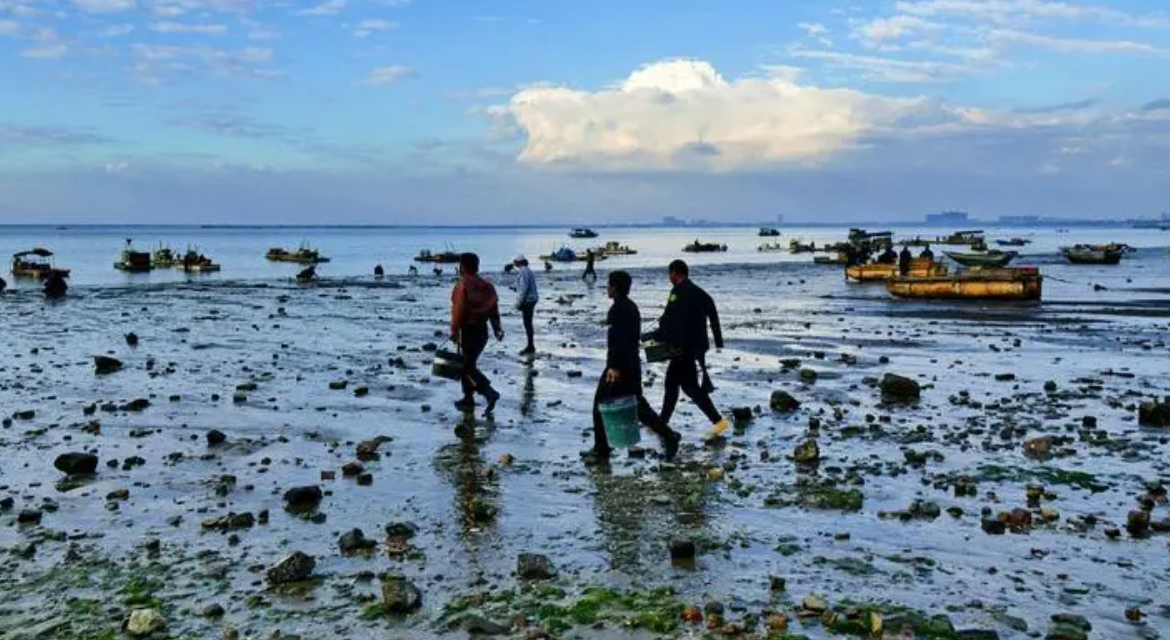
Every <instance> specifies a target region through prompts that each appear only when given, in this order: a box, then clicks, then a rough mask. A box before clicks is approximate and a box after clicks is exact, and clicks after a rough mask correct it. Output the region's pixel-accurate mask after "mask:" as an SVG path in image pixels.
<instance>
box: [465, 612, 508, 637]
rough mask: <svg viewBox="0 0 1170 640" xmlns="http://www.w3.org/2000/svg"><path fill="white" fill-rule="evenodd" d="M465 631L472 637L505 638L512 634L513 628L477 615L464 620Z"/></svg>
mask: <svg viewBox="0 0 1170 640" xmlns="http://www.w3.org/2000/svg"><path fill="white" fill-rule="evenodd" d="M463 630H464V631H466V632H467V633H469V634H471V635H472V636H475V635H483V636H504V635H508V634H509V633H512V627H509V626H506V625H502V624H499V623H496V622H492V621H491V620H488V619H487V618H485V617H483V616H477V615H469V616H467V617H466V618H464V619H463Z"/></svg>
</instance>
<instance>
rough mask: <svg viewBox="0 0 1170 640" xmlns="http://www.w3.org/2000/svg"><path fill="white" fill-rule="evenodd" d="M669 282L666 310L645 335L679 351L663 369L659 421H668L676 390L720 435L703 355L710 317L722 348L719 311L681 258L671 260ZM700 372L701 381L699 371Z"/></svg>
mask: <svg viewBox="0 0 1170 640" xmlns="http://www.w3.org/2000/svg"><path fill="white" fill-rule="evenodd" d="M669 271H670V282H671V284H673V285H674V287H673V288H672V289H671V291H670V297H669V298H668V299H667V301H666V313H664V314H663V315H662V318H661V319H660V320H659V321H658V329H656V330H654V331H652V332H650V333H649V334H647V335H646V336H645V337H647V338H650V339H653V340H655V341H656V342H664V343H666V344H668V345H670V346H672V347H674V348H675V349H677V350H678V355H677V356H675V357H674V358H672V359H671V360H670V364H669V365H667V368H666V385H665V386H666V390H665V392H664V394H663V397H662V421H663V422H664V423H666V424H670V418H671V416H672V415H674V407H675V405H676V404H678V398H679V391H680V390H681V391H682V392H683V393H685V394H687V397H689V398H690V399H691V400H692V401H693V402H694V403H695V404H696V405H697V406H698V407H699V410H701V411H702V412H703V415H705V416H707V419H708V420H710V421H711V426H712V433H714V434H715V435H719V434H722V433H723V432H724V431H726V430H727V429H728V428H729V427H730V426H731V423H730V422H728V421H727V420H726V419H725V418H724V417H723V415H722V414H720V413H719V410H718V409H716V408H715V403H714V402H712V401H711V396H710V395H709V394H710V393H711V391H713V390H714V387H713V386H712V385H711V381H710V378H709V377H708V375H707V365H706V354H707V351H708V350H710V348H711V343H710V342H709V341H708V340H707V322H708V320H710V324H711V334H712V335H713V336H714V338H715V348H716V349H722V348H723V331H722V329H721V328H720V326H719V312H718V310H717V309H716V308H715V301H714V300H712V299H711V296H710V295H708V294H707V292H706V291H704V290H703V289H702V288H700V287H699V286H698V285H696V284H695V283H694V282H691V279H690V268H689V267H688V266H687V263H685V262H683V261H682V260H675V261H674V262H672V263H670V268H669ZM699 368H701V369H702V371H703V375H702V383H701V384H700V382H699V371H698V369H699Z"/></svg>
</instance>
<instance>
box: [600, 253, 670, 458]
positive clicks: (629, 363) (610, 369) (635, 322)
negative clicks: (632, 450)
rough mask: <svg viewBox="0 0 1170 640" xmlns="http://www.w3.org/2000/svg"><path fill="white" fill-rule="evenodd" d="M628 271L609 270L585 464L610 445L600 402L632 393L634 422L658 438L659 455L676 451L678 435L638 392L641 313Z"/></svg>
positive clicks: (605, 454) (602, 454)
mask: <svg viewBox="0 0 1170 640" xmlns="http://www.w3.org/2000/svg"><path fill="white" fill-rule="evenodd" d="M632 282H633V281H632V279H631V278H630V274H628V273H626V272H625V271H611V272H610V274H609V281H608V285H607V287H606V293H607V294H608V295H609V297H610V299H611V300H613V304H612V305H611V306H610V307H609V313H608V315H607V316H606V320H605V324H606V326H607V327H608V329H607V330H606V355H605V373H603V374H602V376H601V380H599V381H598V383H597V392H596V393H595V394H594V396H593V449H591V450H589V451H586V452H584V453H583V454H582V455H581V457H582V458H584V460H585V464H599V463H601V462H604V461H605V460H608V459H609V455H610V453H611V451H612V450H611V449H610V447H609V440H608V438H606V435H605V424H604V422H603V421H602V418H601V409H600V405H601V403H602V402H604V401H606V400H609V399H612V398H621V397H628V396H635V397H636V398H637V402H638V422H640V423H642V425H643V426H645V427H648V428H649V429H650V430H651V431H653V432H654V433H655V434H656V435H657V436H658V438H659V439H660V440H661V441H662V451H663V455H664V456H665V458H666V459H667V460H670V459H672V458H674V456H675V454H677V453H678V444H679V441H680V440H681V439H682V438H681V436H679V434H678V433H677V432H675V431H672V430H671V429H670V428H669V427H667V426H666V423H665V422H664V421H663V420H662V419H661V418H659V416H658V414H657V413H654V410H653V409H651V408H650V403H648V402H646V398H645V397H643V395H642V354H641V350H640V345H639V342H640V341H639V338H640V335H641V331H642V314H641V313H640V312H639V311H638V305H637V304H634V301H633V300H630V287H631V285H632Z"/></svg>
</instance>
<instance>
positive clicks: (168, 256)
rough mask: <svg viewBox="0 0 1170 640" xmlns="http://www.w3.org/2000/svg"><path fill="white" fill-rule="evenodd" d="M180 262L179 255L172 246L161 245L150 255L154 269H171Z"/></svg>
mask: <svg viewBox="0 0 1170 640" xmlns="http://www.w3.org/2000/svg"><path fill="white" fill-rule="evenodd" d="M178 263H179V258H178V256H176V255H175V252H174V251H171V248H170V247H166V246H163V245H159V247H158V248H157V249H155V250H154V253H152V254H151V255H150V266H151V268H152V269H170V268H171V267H173V266H175V265H177V264H178Z"/></svg>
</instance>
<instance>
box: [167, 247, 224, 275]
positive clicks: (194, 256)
mask: <svg viewBox="0 0 1170 640" xmlns="http://www.w3.org/2000/svg"><path fill="white" fill-rule="evenodd" d="M177 266H178V267H179V268H180V269H182V270H183V271H185V272H186V273H213V272H216V271H219V270H220V266H219V265H218V264H216V263H215V262H212V260H211V258H208V257H207V256H205V255H203V254H202V253H199V252H198V251H196V250H195V249H187V253H185V254H183V258H182V259H181V260H179V262H178V265H177Z"/></svg>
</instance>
